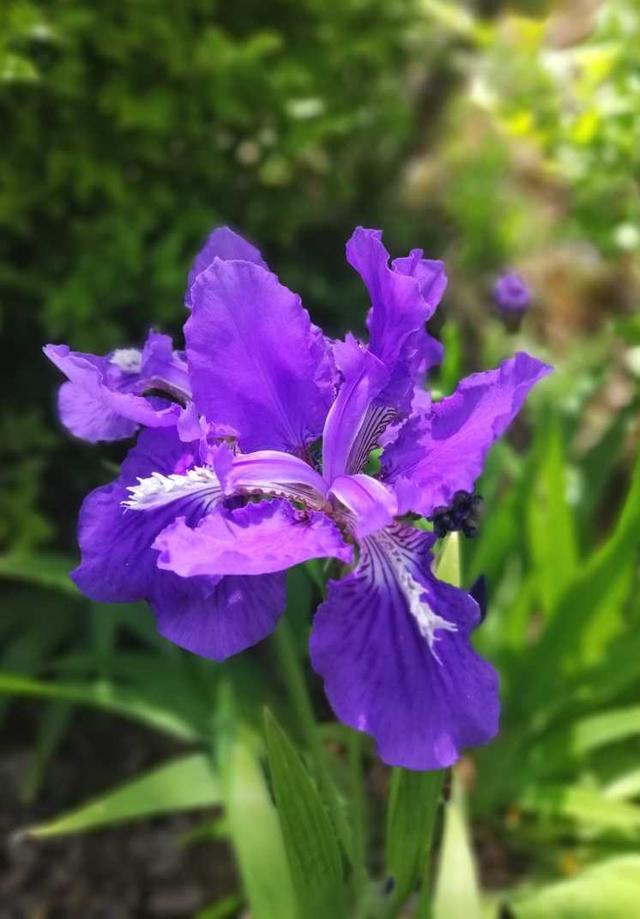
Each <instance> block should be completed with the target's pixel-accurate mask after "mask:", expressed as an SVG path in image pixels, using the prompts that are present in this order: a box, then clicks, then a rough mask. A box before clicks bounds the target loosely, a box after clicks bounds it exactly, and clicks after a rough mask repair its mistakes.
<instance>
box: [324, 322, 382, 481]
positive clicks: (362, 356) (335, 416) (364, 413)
mask: <svg viewBox="0 0 640 919" xmlns="http://www.w3.org/2000/svg"><path fill="white" fill-rule="evenodd" d="M333 353H334V356H335V360H336V364H337V367H338V369H339V370H340V373H341V374H342V378H343V382H342V385H341V386H340V390H339V392H338V395H337V397H336V399H335V401H334V403H333V405H332V406H331V409H330V410H329V414H328V415H327V420H326V422H325V425H324V431H323V434H322V472H323V475H324V477H325V479H326V480H327V481H328V482H332V481H333V480H334V479H335V478H336V476H338V475H342V474H343V473H345V472H347V473H351V472H359V471H360V469H362V467H363V466H364V464H365V463H366V461H367V457H368V456H369V453H370V452H371V450H372V449H373V447H375V446H376V443H377V437H378V436H379V435H380V433H381V432H382V430H384V427H385V426H386V424H388V422H389V420H390V419H391V418H392V417H393V414H394V413H393V412H389V411H388V410H387V409H385V407H384V406H382V407H378V408H377V410H375V409H374V408H373V402H374V400H375V398H376V397H377V396H378V395H379V394H380V392H381V391H382V390H383V389H384V387H385V385H386V384H387V382H388V380H389V371H388V370H387V368H386V367H385V365H384V364H383V363H382V361H380V360H378V358H377V357H376V356H375V355H374V354H371V352H370V351H369V350H368V349H367V348H365V347H363V346H362V345H360V344H359V343H358V342H357V341H356V340H355V339H354V338H353V337H351V336H348V337H347V339H346V341H344V342H336V343H334V345H333Z"/></svg>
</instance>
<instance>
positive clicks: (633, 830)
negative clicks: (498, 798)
mask: <svg viewBox="0 0 640 919" xmlns="http://www.w3.org/2000/svg"><path fill="white" fill-rule="evenodd" d="M518 803H519V805H520V806H521V807H522V808H523V810H525V811H531V812H533V813H536V814H537V815H538V816H541V817H546V818H552V819H554V820H558V819H564V820H568V821H571V822H574V823H577V824H580V825H582V827H583V829H584V830H585V831H587V832H588V833H589V834H590V835H599V834H602V833H614V834H616V835H622V836H624V837H630V838H633V839H636V838H637V837H638V835H639V834H640V807H635V806H634V805H632V804H627V803H625V802H622V801H614V800H612V799H611V798H608V797H605V795H604V794H602V792H600V791H598V790H596V789H593V788H584V787H582V786H580V785H555V784H554V785H551V784H549V785H543V784H536V785H532V786H530V787H529V788H528V789H527V790H526V791H525V792H524V793H523V795H522V797H521V798H520V800H519V802H518Z"/></svg>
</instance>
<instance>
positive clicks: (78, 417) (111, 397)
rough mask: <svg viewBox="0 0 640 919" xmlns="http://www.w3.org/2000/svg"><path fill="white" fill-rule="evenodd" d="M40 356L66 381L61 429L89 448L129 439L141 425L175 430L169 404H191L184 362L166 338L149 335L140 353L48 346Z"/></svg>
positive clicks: (176, 414)
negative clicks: (85, 351) (102, 442)
mask: <svg viewBox="0 0 640 919" xmlns="http://www.w3.org/2000/svg"><path fill="white" fill-rule="evenodd" d="M44 353H45V354H46V355H47V357H48V358H49V360H50V361H52V362H53V363H54V364H55V365H56V367H58V368H59V369H60V370H61V371H62V372H63V373H64V374H65V376H66V377H67V382H66V383H63V385H62V386H61V387H60V392H59V394H58V411H59V413H60V418H61V420H62V423H63V424H64V426H65V427H66V428H67V429H68V430H69V431H70V432H71V433H72V434H75V436H76V437H80V438H82V439H83V440H88V441H89V442H90V443H96V442H97V441H100V440H120V439H122V438H125V437H130V436H131V435H132V434H133V433H134V432H135V431H136V430H137V429H138V427H139V426H140V425H145V426H147V427H171V426H174V427H175V425H176V423H177V420H178V417H179V415H180V411H179V406H178V405H176V404H172V402H178V403H183V404H185V405H186V403H187V401H188V400H190V399H191V388H190V383H189V374H188V370H187V362H186V359H185V356H184V354H181V353H180V352H178V351H174V350H173V345H172V342H171V339H170V338H169V336H168V335H160V334H159V333H158V332H150V333H149V335H148V336H147V340H146V342H145V344H144V347H143V348H142V350H139V349H138V348H119V349H117V350H116V351H111V353H110V354H106V355H104V356H98V355H95V354H82V353H80V352H78V351H71V350H69V348H68V347H67V346H66V345H47V346H46V347H45V349H44ZM154 391H157V392H158V393H159V394H160V398H158V396H154V395H153V393H154Z"/></svg>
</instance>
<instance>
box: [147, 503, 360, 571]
mask: <svg viewBox="0 0 640 919" xmlns="http://www.w3.org/2000/svg"><path fill="white" fill-rule="evenodd" d="M153 545H154V548H155V549H157V550H158V551H159V552H160V556H159V558H158V567H159V568H162V569H163V570H168V571H175V572H176V574H179V575H181V577H193V576H194V575H207V574H215V575H220V574H248V575H257V574H266V573H270V572H273V571H284V570H285V569H287V568H290V567H292V566H293V565H298V564H299V563H300V562H304V561H308V560H309V559H312V558H326V557H335V558H339V559H341V560H342V561H345V562H350V561H351V560H352V557H353V550H352V548H351V546H349V545H348V544H347V543H345V541H344V539H343V537H342V534H341V533H340V531H339V530H338V528H337V527H336V525H335V523H334V522H333V521H332V520H331V519H330V518H329V517H327V516H326V515H325V514H322V513H320V512H318V511H311V512H306V511H300V510H296V509H295V508H293V507H291V505H290V504H289V503H288V502H287V501H285V500H282V499H275V500H273V501H264V502H262V503H260V504H248V505H247V506H246V507H241V508H238V509H236V510H226V509H225V508H222V507H221V508H218V509H216V510H215V511H213V512H212V513H209V514H207V516H206V517H204V518H203V519H202V520H201V521H200V523H199V524H198V525H197V526H195V527H193V528H192V527H191V526H189V524H188V522H187V521H186V520H185V519H184V518H178V519H177V520H176V521H175V522H174V523H172V524H170V525H169V526H168V527H167V528H166V529H165V530H163V531H162V533H160V534H159V535H158V537H157V538H156V540H155V542H154V544H153Z"/></svg>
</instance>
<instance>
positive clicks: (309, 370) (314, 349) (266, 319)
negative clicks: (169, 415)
mask: <svg viewBox="0 0 640 919" xmlns="http://www.w3.org/2000/svg"><path fill="white" fill-rule="evenodd" d="M191 303H192V313H191V316H190V317H189V319H188V321H187V323H186V325H185V337H186V341H187V359H188V362H189V371H190V377H191V382H192V386H193V398H194V402H195V404H196V406H197V408H198V411H199V412H200V413H201V414H202V415H204V416H205V417H206V418H208V419H211V420H213V421H215V422H217V423H219V424H228V425H230V426H231V427H233V428H235V429H236V430H237V431H238V432H239V438H238V443H239V445H240V448H241V449H242V450H244V451H245V452H252V451H255V450H281V451H284V452H289V453H295V454H304V453H305V451H306V449H307V446H308V445H309V444H310V443H311V442H312V441H313V440H315V439H316V438H317V437H318V436H319V435H320V433H321V432H322V427H323V424H324V420H325V418H326V415H327V412H328V410H329V407H330V404H331V401H332V399H333V395H334V385H333V380H334V367H333V357H332V354H331V349H330V347H329V345H328V344H327V342H326V341H325V339H324V337H323V335H322V333H321V332H320V330H319V329H317V328H316V327H315V326H314V325H312V323H311V321H310V319H309V315H308V313H307V312H306V311H305V310H304V309H303V308H302V304H301V302H300V298H299V297H298V296H297V295H296V294H293V293H292V292H291V291H290V290H288V289H287V288H286V287H284V285H282V284H281V283H280V282H279V281H278V279H277V278H276V276H275V275H273V274H271V273H270V272H268V271H266V270H265V269H264V268H261V267H260V266H259V265H256V264H253V263H250V262H245V261H227V262H224V261H221V260H220V259H219V258H217V259H215V260H214V262H213V264H212V265H210V266H209V267H208V268H206V269H205V270H204V271H202V272H200V274H199V275H198V276H197V278H196V280H195V283H194V284H193V286H192V288H191Z"/></svg>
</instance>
